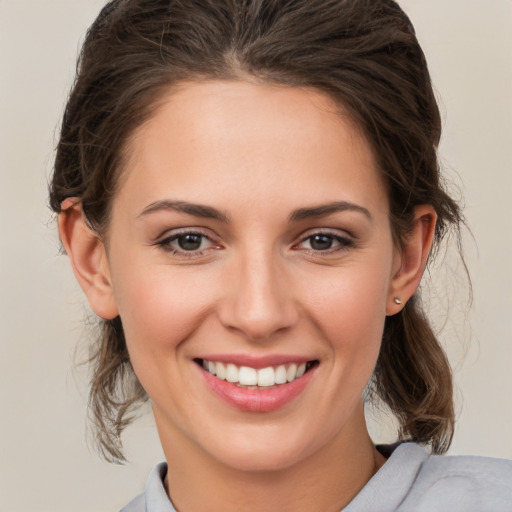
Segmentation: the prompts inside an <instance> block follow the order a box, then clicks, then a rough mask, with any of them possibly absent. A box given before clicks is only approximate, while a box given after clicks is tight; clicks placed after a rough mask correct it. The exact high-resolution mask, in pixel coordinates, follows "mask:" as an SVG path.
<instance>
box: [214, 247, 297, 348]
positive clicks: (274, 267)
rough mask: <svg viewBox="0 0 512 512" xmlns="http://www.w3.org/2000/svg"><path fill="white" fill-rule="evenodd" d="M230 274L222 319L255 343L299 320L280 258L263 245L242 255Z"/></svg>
mask: <svg viewBox="0 0 512 512" xmlns="http://www.w3.org/2000/svg"><path fill="white" fill-rule="evenodd" d="M231 270H232V271H231V272H230V276H229V279H230V285H229V287H228V288H229V290H230V293H229V294H228V297H227V303H226V304H225V305H224V306H225V307H224V311H223V315H222V318H221V320H222V321H223V323H224V324H225V325H226V326H229V327H230V328H234V329H236V330H239V331H241V332H243V333H244V335H245V336H246V337H247V338H249V339H252V340H262V339H266V338H269V337H270V336H271V335H272V334H273V333H275V332H277V331H282V330H284V329H286V328H289V327H291V326H292V325H293V324H294V323H295V322H296V320H297V318H298V313H297V311H296V308H295V305H294V300H293V297H292V294H291V288H290V286H289V285H290V283H288V279H287V276H286V272H284V269H283V267H282V262H281V261H280V256H279V255H278V254H276V253H275V251H273V249H272V248H271V247H268V246H267V247H265V246H264V245H262V244H260V245H258V246H257V247H254V245H253V246H252V247H250V248H248V250H243V251H241V252H240V254H239V255H238V257H237V259H236V263H235V264H234V265H233V267H232V268H231Z"/></svg>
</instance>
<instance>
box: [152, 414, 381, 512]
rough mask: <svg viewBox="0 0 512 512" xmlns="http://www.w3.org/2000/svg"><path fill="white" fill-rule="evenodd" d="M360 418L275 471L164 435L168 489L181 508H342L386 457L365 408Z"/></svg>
mask: <svg viewBox="0 0 512 512" xmlns="http://www.w3.org/2000/svg"><path fill="white" fill-rule="evenodd" d="M358 418H359V421H356V422H354V424H351V425H348V426H347V427H346V429H344V431H343V432H340V433H339V435H338V436H336V437H335V439H333V440H332V442H330V443H328V444H326V445H325V446H324V447H323V448H322V449H321V450H319V451H317V452H316V453H315V454H313V455H312V456H310V457H308V458H306V459H304V460H301V461H300V462H299V463H297V464H294V465H293V466H291V467H287V468H285V469H279V470H273V471H241V470H238V469H236V468H232V467H228V466H226V465H224V464H222V463H221V462H219V461H217V460H215V459H211V458H209V457H208V455H205V454H204V453H203V454H201V456H199V457H197V456H195V455H193V451H194V448H193V447H191V446H190V445H187V443H186V442H185V443H183V442H180V443H169V442H165V436H163V437H162V435H161V437H162V444H163V447H164V452H165V455H166V458H167V460H168V461H169V462H170V464H169V470H168V474H167V479H166V487H167V493H168V495H169V496H170V497H171V500H172V502H173V504H174V506H175V508H176V510H177V511H178V512H196V511H200V510H208V511H209V512H220V511H222V512H231V511H239V510H244V511H250V512H263V511H265V512H273V511H279V512H292V511H293V512H302V511H304V512H305V511H308V512H339V511H340V510H342V509H343V508H344V507H345V506H346V505H347V504H348V503H349V502H350V501H351V500H352V499H353V498H354V497H355V496H356V494H357V493H358V492H359V491H360V490H361V489H362V488H363V486H364V485H365V484H366V483H367V482H368V480H370V478H371V477H372V476H373V475H374V474H375V472H376V471H377V470H378V469H379V468H380V466H381V465H382V464H383V463H384V461H385V459H384V458H383V457H382V455H380V454H379V453H378V452H377V450H376V449H375V447H374V446H373V443H372V441H371V439H370V437H369V435H368V432H367V430H366V425H365V422H364V414H363V412H362V406H361V414H360V415H358ZM161 434H162V433H161ZM181 441H183V440H181ZM196 449H197V448H196ZM196 455H197V454H196Z"/></svg>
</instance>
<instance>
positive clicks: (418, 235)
mask: <svg viewBox="0 0 512 512" xmlns="http://www.w3.org/2000/svg"><path fill="white" fill-rule="evenodd" d="M436 221H437V214H436V212H435V210H434V208H433V207H432V206H430V205H422V206H418V207H417V208H416V209H415V213H414V225H413V229H412V231H411V232H410V233H409V235H408V236H407V238H406V239H405V240H403V241H402V247H401V248H400V249H397V253H396V256H395V264H394V265H395V266H394V270H393V272H394V273H393V277H392V279H391V283H390V287H389V293H388V299H387V306H386V314H387V315H394V314H396V313H398V312H399V311H400V310H401V309H402V308H403V307H404V305H405V303H406V302H407V301H408V300H409V299H410V298H411V297H412V295H413V294H414V292H415V291H416V289H417V288H418V286H419V284H420V281H421V277H422V275H423V271H424V270H425V265H426V263H427V258H428V255H429V253H430V249H431V247H432V241H433V239H434V234H435V228H436Z"/></svg>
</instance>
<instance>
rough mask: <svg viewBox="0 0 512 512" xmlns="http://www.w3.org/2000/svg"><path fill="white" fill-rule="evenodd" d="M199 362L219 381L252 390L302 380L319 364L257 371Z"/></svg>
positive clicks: (230, 365) (235, 366) (310, 362)
mask: <svg viewBox="0 0 512 512" xmlns="http://www.w3.org/2000/svg"><path fill="white" fill-rule="evenodd" d="M197 362H198V363H199V364H201V366H202V367H203V369H204V370H206V371H207V372H208V373H210V374H211V375H214V376H216V377H217V378H218V379H220V380H225V381H227V382H230V383H232V384H237V385H238V386H240V387H248V388H250V389H258V388H271V387H274V386H278V385H281V384H287V383H291V382H293V381H295V380H297V379H300V378H301V377H302V376H303V375H304V374H305V373H306V372H307V371H308V370H310V369H311V368H312V367H313V366H314V365H315V364H317V361H309V362H307V363H299V364H297V363H288V364H281V365H278V366H267V367H266V368H259V369H256V368H252V367H250V366H237V365H235V364H233V363H222V362H220V361H208V360H206V359H200V360H197Z"/></svg>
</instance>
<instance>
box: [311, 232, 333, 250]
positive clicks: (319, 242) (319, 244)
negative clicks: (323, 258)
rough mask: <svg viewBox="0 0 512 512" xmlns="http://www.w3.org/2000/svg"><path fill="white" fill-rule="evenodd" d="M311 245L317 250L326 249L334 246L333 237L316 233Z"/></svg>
mask: <svg viewBox="0 0 512 512" xmlns="http://www.w3.org/2000/svg"><path fill="white" fill-rule="evenodd" d="M311 247H312V248H313V249H314V250H315V251H325V250H327V249H330V248H331V247H332V238H331V237H330V236H326V235H315V236H314V237H313V238H312V240H311Z"/></svg>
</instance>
